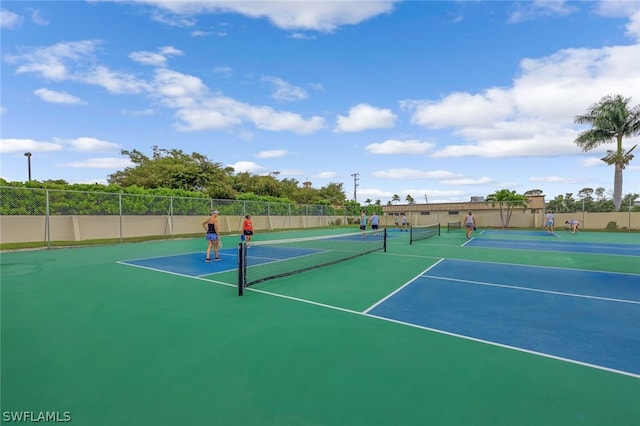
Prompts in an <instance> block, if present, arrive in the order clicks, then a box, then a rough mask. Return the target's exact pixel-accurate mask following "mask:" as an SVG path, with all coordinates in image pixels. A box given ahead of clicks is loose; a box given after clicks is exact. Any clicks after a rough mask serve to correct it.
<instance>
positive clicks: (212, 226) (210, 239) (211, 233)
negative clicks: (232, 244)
mask: <svg viewBox="0 0 640 426" xmlns="http://www.w3.org/2000/svg"><path fill="white" fill-rule="evenodd" d="M202 227H203V228H204V230H205V231H207V237H206V238H207V255H206V257H205V258H204V261H205V262H211V249H213V254H214V256H215V260H216V261H218V260H220V256H219V255H218V249H219V246H220V235H219V234H218V210H212V211H211V215H210V216H209V218H208V219H207V220H205V221H204V222H202Z"/></svg>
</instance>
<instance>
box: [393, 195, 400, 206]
mask: <svg viewBox="0 0 640 426" xmlns="http://www.w3.org/2000/svg"><path fill="white" fill-rule="evenodd" d="M391 201H395V203H396V204H398V201H400V196H399V195H398V194H393V197H391Z"/></svg>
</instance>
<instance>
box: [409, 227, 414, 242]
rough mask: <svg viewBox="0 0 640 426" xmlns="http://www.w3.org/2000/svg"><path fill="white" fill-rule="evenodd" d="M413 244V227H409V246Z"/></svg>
mask: <svg viewBox="0 0 640 426" xmlns="http://www.w3.org/2000/svg"><path fill="white" fill-rule="evenodd" d="M411 244H413V226H409V245H411Z"/></svg>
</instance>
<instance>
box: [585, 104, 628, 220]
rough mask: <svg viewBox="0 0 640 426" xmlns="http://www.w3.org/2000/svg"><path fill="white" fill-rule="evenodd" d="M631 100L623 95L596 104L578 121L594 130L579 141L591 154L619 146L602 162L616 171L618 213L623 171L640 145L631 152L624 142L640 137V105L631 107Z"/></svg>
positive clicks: (614, 190) (608, 153)
mask: <svg viewBox="0 0 640 426" xmlns="http://www.w3.org/2000/svg"><path fill="white" fill-rule="evenodd" d="M630 103H631V98H624V97H622V95H608V96H605V97H603V98H602V99H600V101H599V102H597V103H595V104H593V105H592V106H591V107H590V108H589V109H588V110H587V112H586V113H585V114H583V115H578V116H576V117H575V122H576V123H577V124H589V125H591V128H590V129H588V130H585V131H583V132H581V133H580V134H579V135H578V137H577V138H576V139H575V141H574V142H575V144H577V145H578V146H579V147H580V148H582V150H583V151H591V150H592V149H595V148H598V147H599V146H600V145H602V144H606V143H615V144H616V149H615V150H607V155H606V156H604V157H603V158H601V160H602V161H604V162H605V163H607V164H608V165H610V166H611V165H613V166H614V167H615V172H614V179H613V203H614V205H615V208H616V210H619V209H620V206H621V204H622V171H623V170H624V168H625V167H626V166H627V165H628V164H629V162H630V161H631V160H633V154H632V153H631V152H632V151H633V150H634V149H635V148H636V146H637V145H634V146H633V147H631V148H630V149H628V150H625V149H624V148H623V146H622V140H623V139H624V138H629V137H633V136H637V135H639V134H640V105H636V106H634V107H631V106H629V104H630Z"/></svg>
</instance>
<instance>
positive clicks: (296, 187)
mask: <svg viewBox="0 0 640 426" xmlns="http://www.w3.org/2000/svg"><path fill="white" fill-rule="evenodd" d="M152 151H153V154H152V156H151V157H148V156H146V155H144V154H143V153H142V152H140V151H138V150H136V149H134V150H132V151H128V150H123V151H122V152H121V153H122V155H126V156H128V157H129V159H130V161H131V163H133V166H131V167H127V168H125V169H124V170H121V171H118V172H115V173H113V174H111V175H109V178H108V181H109V184H110V185H116V186H120V187H139V188H144V189H154V188H167V189H181V190H185V191H195V192H200V193H203V194H204V195H206V196H208V197H210V198H217V199H236V198H238V196H239V195H240V194H254V195H255V196H257V197H274V198H281V199H283V200H286V201H294V202H297V203H300V204H327V205H342V204H344V201H345V199H346V196H345V194H344V189H343V184H342V183H333V182H331V183H329V184H328V185H326V186H323V187H321V188H319V189H317V188H313V187H312V186H311V185H302V186H301V185H300V182H298V181H297V180H296V179H282V180H278V179H277V177H278V175H279V174H280V173H279V172H271V173H269V174H266V175H256V174H251V173H248V172H240V173H235V170H234V169H233V167H224V166H223V165H222V164H221V163H218V162H214V161H212V160H210V159H209V158H207V156H205V155H202V154H199V153H195V152H194V153H192V154H187V153H185V152H183V151H182V150H179V149H163V148H159V147H158V146H153V147H152Z"/></svg>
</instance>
